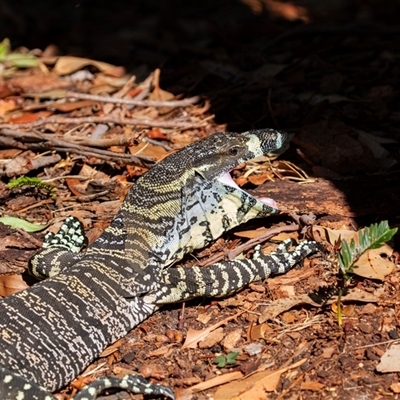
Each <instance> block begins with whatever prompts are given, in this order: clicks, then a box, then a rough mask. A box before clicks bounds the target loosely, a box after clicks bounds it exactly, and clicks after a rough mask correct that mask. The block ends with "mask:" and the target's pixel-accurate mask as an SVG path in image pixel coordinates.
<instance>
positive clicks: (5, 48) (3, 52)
mask: <svg viewBox="0 0 400 400" xmlns="http://www.w3.org/2000/svg"><path fill="white" fill-rule="evenodd" d="M9 52H10V39H7V38H5V39H4V40H3V41H2V42H1V43H0V61H2V60H3V58H4V57H6V56H7V54H8V53H9Z"/></svg>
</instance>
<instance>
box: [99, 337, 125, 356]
mask: <svg viewBox="0 0 400 400" xmlns="http://www.w3.org/2000/svg"><path fill="white" fill-rule="evenodd" d="M122 343H123V339H119V340H117V341H116V342H114V343H113V344H112V345H111V346H108V347H106V348H105V349H104V350H103V351H102V352H101V354H100V355H99V357H107V356H109V355H110V354H112V353H114V352H115V351H117V350H118V349H119V348H120V346H121V345H122Z"/></svg>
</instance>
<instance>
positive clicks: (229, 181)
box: [217, 172, 278, 209]
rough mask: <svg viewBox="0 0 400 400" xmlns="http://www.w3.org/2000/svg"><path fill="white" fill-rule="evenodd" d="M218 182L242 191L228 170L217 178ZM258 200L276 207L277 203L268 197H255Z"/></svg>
mask: <svg viewBox="0 0 400 400" xmlns="http://www.w3.org/2000/svg"><path fill="white" fill-rule="evenodd" d="M217 180H218V182H220V183H222V184H223V185H225V186H230V187H233V188H235V189H238V190H241V191H242V192H243V191H244V190H243V189H241V188H240V187H239V186H238V185H237V184H236V182H235V181H234V180H233V179H232V177H231V175H230V173H229V172H225V173H224V174H223V175H221V176H220V177H219V178H218V179H217ZM256 198H257V200H258V201H261V202H262V203H264V204H265V205H267V206H268V207H273V208H276V209H277V208H278V205H277V204H276V201H275V200H273V199H271V198H269V197H256Z"/></svg>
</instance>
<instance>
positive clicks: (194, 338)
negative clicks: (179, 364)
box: [182, 311, 245, 350]
mask: <svg viewBox="0 0 400 400" xmlns="http://www.w3.org/2000/svg"><path fill="white" fill-rule="evenodd" d="M244 312H245V311H240V312H238V313H237V314H235V315H232V316H231V317H228V318H225V319H223V320H222V321H220V322H217V323H216V324H214V325H212V326H210V327H209V328H206V329H203V330H202V331H197V330H195V329H191V328H189V330H188V333H187V335H186V340H185V343H183V346H182V350H183V349H186V348H188V347H189V348H192V349H195V348H196V347H197V343H198V342H200V341H201V340H204V339H205V338H206V337H207V336H208V335H209V334H210V332H212V331H214V330H215V329H217V328H219V327H220V326H222V325H224V324H226V323H227V322H228V321H230V320H232V319H236V318H237V317H238V316H239V315H242V314H243V313H244Z"/></svg>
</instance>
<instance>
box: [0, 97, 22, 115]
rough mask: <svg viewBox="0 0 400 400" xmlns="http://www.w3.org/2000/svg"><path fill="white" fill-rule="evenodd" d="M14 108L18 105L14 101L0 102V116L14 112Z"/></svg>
mask: <svg viewBox="0 0 400 400" xmlns="http://www.w3.org/2000/svg"><path fill="white" fill-rule="evenodd" d="M16 108H18V105H17V102H16V101H15V99H5V100H0V116H3V115H4V114H6V113H7V112H9V111H12V110H15V109H16Z"/></svg>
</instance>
